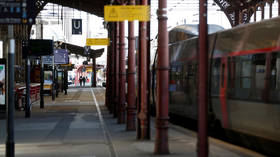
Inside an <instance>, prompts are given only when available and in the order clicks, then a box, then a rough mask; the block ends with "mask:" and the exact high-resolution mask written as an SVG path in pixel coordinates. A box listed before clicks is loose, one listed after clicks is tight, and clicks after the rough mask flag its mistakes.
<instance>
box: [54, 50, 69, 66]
mask: <svg viewBox="0 0 280 157" xmlns="http://www.w3.org/2000/svg"><path fill="white" fill-rule="evenodd" d="M53 54H54V64H68V63H69V57H68V50H67V49H56V50H54V52H53Z"/></svg>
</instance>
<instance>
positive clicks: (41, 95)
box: [40, 57, 44, 108]
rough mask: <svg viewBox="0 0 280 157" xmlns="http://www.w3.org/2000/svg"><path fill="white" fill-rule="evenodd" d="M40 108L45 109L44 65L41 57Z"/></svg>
mask: <svg viewBox="0 0 280 157" xmlns="http://www.w3.org/2000/svg"><path fill="white" fill-rule="evenodd" d="M40 108H44V63H43V57H41V70H40Z"/></svg>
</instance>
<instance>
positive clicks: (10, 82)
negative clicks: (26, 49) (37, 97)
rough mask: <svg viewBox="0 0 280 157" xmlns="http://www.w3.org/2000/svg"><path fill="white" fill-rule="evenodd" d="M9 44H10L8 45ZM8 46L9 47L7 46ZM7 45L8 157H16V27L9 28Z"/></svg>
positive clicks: (10, 26)
mask: <svg viewBox="0 0 280 157" xmlns="http://www.w3.org/2000/svg"><path fill="white" fill-rule="evenodd" d="M8 43H9V44H8ZM6 44H7V45H6ZM5 45H6V46H7V48H8V65H7V67H8V68H7V72H6V76H7V77H8V78H6V83H7V85H6V87H8V88H7V90H6V91H7V92H8V93H7V94H8V96H7V98H8V100H7V102H8V104H7V109H6V110H7V111H6V116H7V123H6V125H7V129H6V131H7V132H6V157H14V156H15V141H14V138H15V137H14V112H15V111H14V109H15V99H14V96H15V94H14V87H15V83H14V80H15V76H14V75H15V71H14V64H15V39H14V26H13V25H9V26H8V41H6V42H5Z"/></svg>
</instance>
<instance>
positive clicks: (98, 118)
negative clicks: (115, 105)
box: [0, 87, 263, 157]
mask: <svg viewBox="0 0 280 157" xmlns="http://www.w3.org/2000/svg"><path fill="white" fill-rule="evenodd" d="M104 95H105V88H102V87H99V88H72V89H69V90H68V95H64V94H62V93H61V94H60V95H59V97H58V98H56V100H55V101H51V97H49V96H46V98H45V108H44V109H40V107H39V103H35V104H34V105H33V107H32V113H31V118H28V119H26V118H24V112H23V111H17V112H16V116H15V143H16V145H15V151H16V156H17V157H140V156H141V157H153V156H160V155H154V154H153V151H154V136H155V128H154V121H153V120H152V122H151V123H152V127H151V128H152V129H151V134H152V139H151V140H148V141H139V140H136V132H135V131H129V132H127V131H125V125H124V124H117V122H116V121H117V120H116V119H114V118H113V117H112V115H110V114H109V113H108V111H107V110H106V108H105V106H104V103H105V100H104V99H105V96H104ZM5 123H6V121H5V120H4V119H1V120H0V157H4V156H5V142H6V141H5V139H6V135H5V132H6V128H5V126H6V124H5ZM169 149H170V154H169V155H165V156H170V157H196V156H197V154H196V133H195V132H193V131H190V130H187V129H184V128H181V127H179V126H174V125H170V129H169ZM209 149H210V155H209V156H210V157H263V155H260V154H258V153H256V152H253V151H251V150H248V149H244V148H241V147H238V146H233V145H231V144H228V143H225V142H222V141H220V140H216V139H212V138H210V148H209Z"/></svg>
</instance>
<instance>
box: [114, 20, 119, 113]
mask: <svg viewBox="0 0 280 157" xmlns="http://www.w3.org/2000/svg"><path fill="white" fill-rule="evenodd" d="M119 30H120V29H119V22H116V49H115V113H114V117H118V114H119V39H120V36H119V34H120V31H119Z"/></svg>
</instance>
